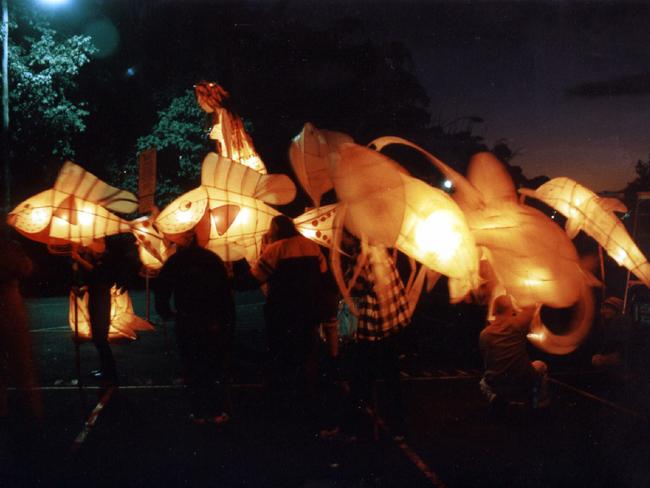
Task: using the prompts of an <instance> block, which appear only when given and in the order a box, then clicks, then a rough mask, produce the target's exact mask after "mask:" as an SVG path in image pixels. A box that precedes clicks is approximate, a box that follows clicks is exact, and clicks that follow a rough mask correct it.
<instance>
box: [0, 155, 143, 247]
mask: <svg viewBox="0 0 650 488" xmlns="http://www.w3.org/2000/svg"><path fill="white" fill-rule="evenodd" d="M137 207H138V203H137V199H136V197H135V196H134V195H133V194H132V193H129V192H126V191H123V190H119V189H117V188H113V187H112V186H109V185H108V184H106V183H104V182H103V181H101V180H99V179H98V178H97V177H96V176H94V175H92V174H91V173H89V172H87V171H86V170H84V169H83V168H82V167H81V166H78V165H76V164H74V163H72V162H69V161H68V162H66V163H65V164H64V165H63V167H62V168H61V171H60V172H59V175H58V177H57V180H56V183H55V184H54V187H53V188H52V189H50V190H45V191H44V192H41V193H39V194H37V195H34V196H33V197H31V198H28V199H27V200H25V201H24V202H22V203H21V204H20V205H18V206H17V207H16V208H15V209H14V210H12V211H11V212H10V213H9V216H8V222H9V225H12V226H13V227H15V228H16V230H17V231H18V232H20V233H21V234H23V235H24V236H25V237H27V238H29V239H32V240H35V241H38V242H43V243H45V244H47V245H48V246H50V248H52V249H56V248H57V247H58V246H67V245H69V244H78V245H81V246H87V245H89V244H90V243H91V242H92V241H93V240H95V239H100V238H102V237H105V236H109V235H113V234H120V233H123V232H129V231H130V225H129V223H128V222H127V221H126V220H123V219H121V218H120V217H118V216H116V215H114V214H112V213H111V212H109V210H113V211H115V212H120V213H130V212H134V211H135V210H136V209H137Z"/></svg>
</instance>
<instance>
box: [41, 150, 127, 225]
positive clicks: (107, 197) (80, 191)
mask: <svg viewBox="0 0 650 488" xmlns="http://www.w3.org/2000/svg"><path fill="white" fill-rule="evenodd" d="M54 189H55V190H58V191H60V192H62V193H67V194H68V195H74V196H75V197H78V198H81V199H82V200H87V201H89V202H92V203H96V204H97V205H101V206H102V207H104V208H106V209H107V210H111V211H113V212H117V213H123V214H126V213H131V212H135V211H136V210H137V209H138V199H137V197H136V196H135V195H134V194H133V193H131V192H128V191H126V190H120V189H119V188H115V187H112V186H110V185H109V184H107V183H105V182H103V181H102V180H100V179H99V178H97V177H96V176H95V175H93V174H92V173H89V172H88V171H86V170H85V169H83V168H82V167H81V166H79V165H77V164H75V163H73V162H72V161H66V162H65V164H64V165H63V167H62V168H61V170H60V171H59V175H58V176H57V179H56V182H55V183H54Z"/></svg>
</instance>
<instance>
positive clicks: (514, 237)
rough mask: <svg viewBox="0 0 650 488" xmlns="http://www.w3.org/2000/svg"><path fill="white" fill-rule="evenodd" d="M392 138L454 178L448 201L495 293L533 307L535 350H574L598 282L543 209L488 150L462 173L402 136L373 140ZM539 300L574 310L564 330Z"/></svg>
mask: <svg viewBox="0 0 650 488" xmlns="http://www.w3.org/2000/svg"><path fill="white" fill-rule="evenodd" d="M389 144H403V145H406V146H409V147H412V148H414V149H416V150H417V151H419V152H421V153H422V154H424V155H425V156H426V157H427V158H428V159H429V160H430V161H431V163H432V164H433V165H434V166H435V167H436V168H438V169H439V170H440V171H441V172H442V173H443V175H444V176H445V177H446V178H447V179H449V180H450V181H451V182H452V184H453V186H454V188H455V192H454V195H453V199H454V201H455V202H456V203H458V206H459V207H460V208H461V209H462V211H463V213H464V215H465V217H466V219H467V223H468V226H469V229H470V231H471V233H472V235H473V236H474V238H475V241H476V244H477V245H478V246H479V247H480V248H482V250H481V255H482V256H483V258H484V259H485V263H486V265H487V268H486V269H489V271H490V273H489V275H490V276H491V277H492V279H493V280H494V282H493V283H487V287H488V288H489V289H491V290H492V298H494V297H495V296H497V294H504V293H505V294H509V295H510V296H512V297H513V299H514V301H515V303H516V304H517V305H518V306H531V305H534V306H535V307H536V314H535V319H534V321H533V324H531V337H530V338H531V341H532V342H534V344H535V345H537V346H538V347H539V348H541V349H543V350H545V351H547V352H551V353H554V354H566V353H568V352H571V351H572V350H574V349H575V348H576V347H577V345H578V344H580V341H581V340H582V339H583V338H584V337H585V335H586V333H587V332H588V331H589V328H590V326H591V322H592V320H593V298H592V296H591V293H592V292H591V289H590V287H591V286H593V285H594V284H595V283H597V281H598V280H596V279H595V277H593V276H591V275H590V274H589V273H588V272H586V271H585V270H583V269H581V267H580V262H579V258H578V254H577V252H576V250H575V247H574V246H573V244H572V243H571V241H570V239H569V238H568V237H567V236H566V234H565V233H564V232H563V231H562V230H561V229H560V228H559V227H558V226H557V224H555V223H554V222H553V221H552V220H551V219H549V218H548V217H547V216H546V215H544V214H543V213H542V212H540V211H538V210H536V209H534V208H532V207H529V206H527V205H523V204H520V203H519V202H518V199H517V195H516V192H515V187H514V184H513V182H512V179H511V177H510V175H509V174H508V172H507V171H506V169H505V167H504V166H503V165H502V163H501V162H499V161H498V160H497V159H496V158H495V157H494V156H493V155H491V154H489V153H479V154H476V155H474V156H473V157H472V160H471V161H470V165H469V167H468V177H467V178H465V177H463V176H462V175H460V174H459V173H458V172H456V171H454V170H453V169H451V168H449V167H448V166H447V165H446V164H444V163H443V162H442V161H440V160H439V159H437V158H436V157H434V156H433V155H431V154H430V153H428V152H427V151H425V150H424V149H422V148H420V147H419V146H417V145H415V144H413V143H411V142H409V141H405V140H404V139H400V138H397V137H382V138H380V139H377V140H376V141H373V143H372V145H374V146H375V147H377V148H378V149H379V150H381V149H382V148H383V147H385V146H387V145H389ZM483 279H484V280H485V279H488V278H486V276H483ZM485 286H486V285H485V284H484V286H483V288H485ZM543 306H549V307H553V308H569V309H570V310H571V319H570V320H569V323H568V324H565V325H568V327H567V330H566V332H565V333H564V334H561V335H560V334H554V333H552V332H551V331H550V329H548V327H546V326H545V325H544V324H543V323H542V321H541V315H540V311H541V309H542V307H543Z"/></svg>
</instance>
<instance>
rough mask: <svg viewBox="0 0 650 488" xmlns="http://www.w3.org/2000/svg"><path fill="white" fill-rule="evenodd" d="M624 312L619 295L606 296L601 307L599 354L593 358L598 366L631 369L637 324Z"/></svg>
mask: <svg viewBox="0 0 650 488" xmlns="http://www.w3.org/2000/svg"><path fill="white" fill-rule="evenodd" d="M622 312H623V300H621V299H620V298H618V297H608V298H606V299H605V301H604V302H603V304H602V305H601V307H600V317H601V320H602V321H601V323H600V340H599V344H598V347H597V354H594V355H593V356H592V358H591V364H592V365H593V366H594V367H596V368H607V369H610V370H614V369H617V370H619V371H620V372H628V370H629V367H630V361H631V349H632V342H633V337H634V332H635V324H634V321H633V320H632V319H631V318H630V317H628V316H627V315H623V313H622Z"/></svg>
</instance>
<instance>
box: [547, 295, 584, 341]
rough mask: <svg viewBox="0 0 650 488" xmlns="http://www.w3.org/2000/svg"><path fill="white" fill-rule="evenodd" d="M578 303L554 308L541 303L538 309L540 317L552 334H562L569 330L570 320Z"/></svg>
mask: <svg viewBox="0 0 650 488" xmlns="http://www.w3.org/2000/svg"><path fill="white" fill-rule="evenodd" d="M577 307H578V304H577V303H576V304H574V305H571V306H570V307H564V308H554V307H549V306H547V305H542V307H541V310H540V312H539V313H540V317H541V319H542V322H544V324H546V327H547V328H548V329H549V330H550V331H551V332H552V333H554V334H557V335H564V334H566V333H568V332H569V328H570V326H571V320H572V318H573V317H574V315H575V314H576V311H577Z"/></svg>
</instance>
